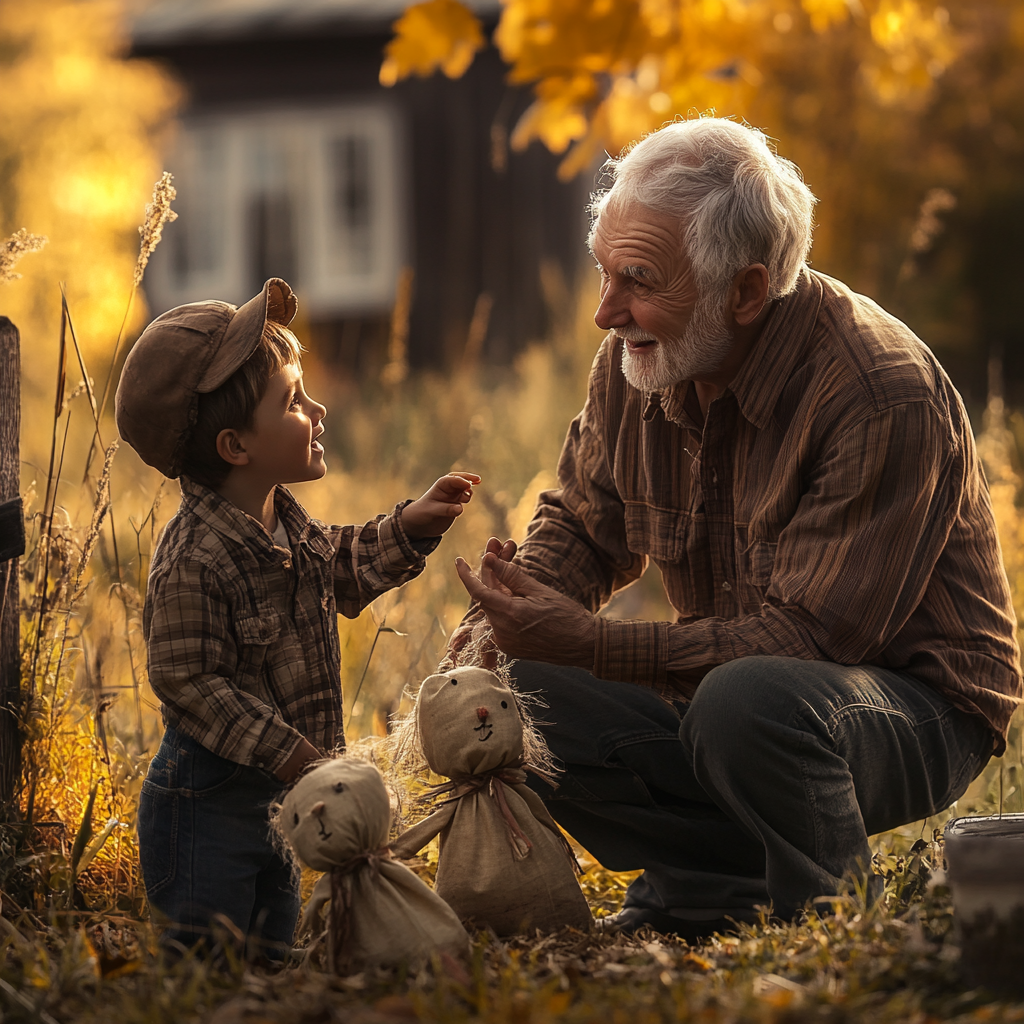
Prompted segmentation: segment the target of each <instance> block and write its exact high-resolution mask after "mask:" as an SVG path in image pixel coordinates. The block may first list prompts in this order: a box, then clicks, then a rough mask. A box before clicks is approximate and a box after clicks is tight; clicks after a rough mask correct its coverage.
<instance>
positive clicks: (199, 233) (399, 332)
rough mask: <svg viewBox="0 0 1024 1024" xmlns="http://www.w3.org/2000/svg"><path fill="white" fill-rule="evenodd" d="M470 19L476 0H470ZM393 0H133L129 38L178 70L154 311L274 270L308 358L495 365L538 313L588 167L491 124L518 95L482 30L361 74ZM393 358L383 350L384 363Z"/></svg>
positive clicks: (396, 7) (528, 332)
mask: <svg viewBox="0 0 1024 1024" xmlns="http://www.w3.org/2000/svg"><path fill="white" fill-rule="evenodd" d="M471 6H473V7H475V9H476V11H477V14H478V16H479V17H480V18H481V20H482V21H483V22H484V27H485V31H486V32H487V35H488V37H489V36H490V34H491V32H492V31H493V28H494V26H495V24H496V23H497V18H498V14H499V5H498V3H497V2H495V0H476V2H475V3H472V4H471ZM403 8H404V3H403V2H402V0H149V2H144V5H143V8H142V10H141V11H140V12H139V13H138V14H137V15H136V17H135V20H134V23H133V31H132V51H133V55H135V56H137V57H143V58H147V59H155V60H158V61H160V62H161V63H163V64H164V65H165V66H166V67H168V68H169V69H170V70H171V71H172V72H173V73H174V74H175V75H176V77H177V78H178V79H179V81H180V82H181V83H182V84H183V85H184V87H185V90H186V94H187V104H186V106H185V109H184V110H183V112H182V119H181V124H180V130H179V131H178V133H177V136H176V139H175V141H174V143H173V149H172V151H171V152H170V153H168V154H167V156H166V166H167V168H168V169H169V170H171V171H172V172H173V173H174V176H175V184H176V186H177V188H178V195H179V198H178V201H177V203H176V204H175V208H176V209H177V210H178V212H179V219H178V220H177V221H175V222H174V223H172V224H170V225H168V227H167V228H166V230H165V241H164V243H163V244H162V245H161V247H160V248H159V249H158V250H157V254H156V256H155V257H154V260H153V263H152V265H151V270H150V272H149V274H148V275H147V285H146V288H147V297H148V299H149V301H150V305H151V307H152V309H153V311H154V313H158V312H161V311H163V310H165V309H168V308H170V307H172V306H174V305H177V304H179V303H182V302H189V301H194V300H197V299H202V298H209V297H215V298H224V299H228V300H230V301H234V302H240V301H243V300H245V299H246V298H248V297H249V296H251V295H253V294H254V293H255V291H256V290H258V288H259V287H260V286H261V285H262V282H263V281H264V279H265V278H267V277H268V276H275V275H276V276H280V277H284V278H285V279H287V280H288V281H289V282H292V283H293V285H294V287H295V288H296V291H297V292H298V295H299V299H300V308H301V317H302V324H303V327H304V329H305V330H307V331H308V332H309V335H310V337H311V338H312V340H313V344H314V346H315V347H316V349H317V350H318V351H319V352H320V354H321V355H322V357H323V358H325V359H328V360H330V361H332V362H334V363H336V364H337V365H338V366H339V368H347V367H351V369H352V371H353V372H354V373H357V374H360V375H365V374H373V373H377V372H379V371H380V370H381V369H382V368H383V367H384V366H385V365H386V364H388V362H389V361H390V362H391V363H392V364H395V363H396V362H397V363H402V364H408V365H410V366H413V367H424V366H432V367H438V368H442V367H451V366H453V365H455V364H457V363H458V362H459V361H461V360H475V359H478V358H483V359H485V360H488V361H491V362H496V363H503V362H507V361H508V360H509V359H510V358H512V357H513V356H514V355H515V353H516V352H517V351H518V350H520V349H521V348H522V347H523V346H524V345H525V344H527V343H528V342H530V341H532V340H536V339H540V338H543V337H544V336H545V334H546V333H547V332H548V331H549V329H550V325H551V319H552V316H557V315H558V314H559V308H558V307H559V306H562V305H564V304H566V302H567V298H568V296H569V295H570V294H571V293H572V288H573V284H574V279H575V278H576V276H577V273H578V271H579V268H580V267H581V266H582V265H583V261H584V257H585V255H586V250H585V245H584V240H585V236H586V227H587V219H586V216H585V212H584V210H585V206H586V202H587V195H588V191H589V189H590V187H591V185H592V182H591V181H590V180H585V181H584V180H581V179H577V180H575V181H572V182H569V183H562V182H559V181H558V179H557V177H556V167H557V164H558V161H559V158H558V157H557V156H554V155H552V154H551V153H549V152H548V151H547V150H546V149H544V148H543V147H542V146H540V145H539V144H537V143H534V144H533V145H531V146H530V148H529V149H528V150H527V151H525V152H523V153H513V152H510V151H509V149H508V145H507V139H508V136H509V134H510V132H511V129H512V127H513V126H514V125H515V122H516V119H517V118H518V116H519V115H520V113H521V112H522V111H523V110H524V109H525V108H526V106H527V105H528V104H529V102H530V96H529V93H528V91H524V90H522V89H520V88H512V87H509V86H508V85H507V84H506V83H505V67H504V65H503V64H502V62H501V60H500V58H499V56H498V54H497V52H496V51H495V49H494V48H493V47H488V48H487V49H486V50H485V51H483V52H481V53H479V54H478V55H477V58H476V60H475V61H474V63H473V66H472V67H471V68H470V70H469V71H468V72H467V73H466V74H465V75H464V76H463V77H462V78H461V79H457V80H449V79H447V78H446V77H444V76H443V75H442V74H440V73H438V74H436V75H434V76H433V77H431V78H427V79H421V78H413V79H410V80H407V81H404V82H401V83H399V84H398V85H396V86H395V87H394V88H390V89H387V88H384V87H382V86H381V85H380V84H379V82H378V72H379V69H380V63H381V59H382V52H383V48H384V46H385V44H386V43H387V41H388V39H390V37H391V25H392V23H393V21H394V20H395V18H397V17H398V16H399V15H400V14H401V13H402V10H403ZM399 369H400V368H399Z"/></svg>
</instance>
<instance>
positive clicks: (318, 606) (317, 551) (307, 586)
mask: <svg viewBox="0 0 1024 1024" xmlns="http://www.w3.org/2000/svg"><path fill="white" fill-rule="evenodd" d="M181 490H182V500H181V507H180V508H179V509H178V513H177V515H175V516H174V518H173V519H172V520H171V521H170V522H169V523H168V524H167V527H166V528H165V530H164V532H163V534H162V536H161V538H160V543H159V545H158V547H157V550H156V552H155V553H154V556H153V562H152V566H151V568H150V572H149V585H148V589H147V593H146V606H145V611H144V614H143V631H144V633H145V638H146V651H147V655H148V664H149V681H150V683H151V685H152V687H153V691H154V692H155V693H156V695H157V696H158V697H159V698H160V700H161V701H162V702H163V709H162V710H163V713H164V718H165V720H166V721H170V722H172V723H174V725H175V727H176V728H177V729H180V730H181V731H182V732H184V733H186V734H187V735H189V736H191V737H192V738H193V739H194V740H196V741H197V742H199V743H201V744H202V745H203V746H204V747H206V748H207V749H208V750H211V751H213V753H215V754H219V755H220V756H221V757H225V758H227V759H228V760H229V761H237V762H239V763H241V764H249V765H255V766H257V767H259V768H264V769H265V770H267V771H275V770H277V769H278V768H280V767H281V766H282V765H283V764H284V763H285V762H286V761H287V760H288V758H289V757H290V755H291V754H292V752H293V751H294V749H295V748H296V747H297V746H298V744H299V740H300V738H301V737H303V736H304V737H306V739H308V740H309V742H310V743H312V744H313V746H315V747H317V749H319V750H320V751H322V752H324V753H327V752H329V751H331V750H333V749H335V748H336V747H339V746H344V742H345V738H344V732H343V730H342V717H341V715H342V705H341V679H340V668H341V650H340V646H339V643H338V619H337V615H338V613H339V612H340V613H341V614H342V615H344V616H346V617H347V618H355V617H356V616H357V615H358V614H359V613H360V611H362V609H363V608H365V607H366V606H367V605H368V604H369V603H370V602H371V601H372V600H373V599H374V598H376V597H379V596H380V595H381V594H383V593H385V592H386V591H388V590H391V589H392V588H394V587H399V586H401V585H402V584H403V583H405V582H407V581H408V580H411V579H414V578H415V577H416V576H418V575H419V574H420V572H422V571H423V567H424V565H425V564H426V560H425V557H424V555H425V554H426V553H428V552H429V551H431V550H433V548H434V547H436V546H437V539H435V538H431V539H428V540H421V541H410V539H409V537H408V536H407V535H406V533H405V530H404V529H403V527H402V517H401V515H400V511H401V509H402V508H403V507H404V505H405V504H407V502H403V503H402V504H401V505H399V506H398V507H397V508H396V509H395V510H394V512H392V513H391V514H389V515H380V516H377V518H376V519H372V520H371V521H370V522H368V523H365V524H364V525H362V526H325V525H324V524H323V523H321V522H318V521H317V520H315V519H311V518H310V517H309V515H307V513H306V511H305V509H303V507H302V506H301V505H300V504H299V503H298V502H297V501H296V500H295V498H294V497H292V495H291V493H290V492H289V491H288V490H287V489H286V488H285V487H280V486H279V487H278V488H277V492H276V494H275V498H274V505H275V509H276V511H277V516H278V520H279V522H280V523H283V524H284V527H285V530H286V531H287V534H288V539H289V541H290V549H285V548H283V547H278V546H277V545H276V544H275V543H274V541H273V540H272V539H271V537H270V534H268V533H267V531H266V530H265V529H264V528H263V525H262V524H261V523H259V522H257V521H256V520H255V519H253V518H252V517H251V516H249V515H247V514H246V513H245V512H243V511H242V510H241V509H239V508H237V507H236V506H235V505H233V504H232V503H231V502H230V501H227V500H226V499H225V498H222V497H220V495H218V494H216V493H215V492H214V491H212V490H210V489H209V488H207V487H203V486H202V485H201V484H197V483H194V482H192V481H190V480H189V479H188V478H187V477H182V478H181Z"/></svg>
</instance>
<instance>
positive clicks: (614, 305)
mask: <svg viewBox="0 0 1024 1024" xmlns="http://www.w3.org/2000/svg"><path fill="white" fill-rule="evenodd" d="M631 320H632V317H631V316H630V312H629V307H628V306H627V305H626V304H625V303H624V302H623V301H622V299H621V296H620V294H619V292H617V291H616V290H615V289H614V288H609V289H608V290H607V291H606V292H605V293H604V296H603V297H602V298H601V304H600V305H599V306H598V307H597V312H596V313H594V323H596V324H597V326H598V327H600V328H601V330H602V331H610V330H612V329H613V328H615V327H625V326H626V325H627V324H628V323H630V321H631Z"/></svg>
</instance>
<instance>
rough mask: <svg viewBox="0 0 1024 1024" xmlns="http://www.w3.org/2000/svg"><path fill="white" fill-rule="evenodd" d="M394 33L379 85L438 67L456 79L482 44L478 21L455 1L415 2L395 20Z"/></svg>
mask: <svg viewBox="0 0 1024 1024" xmlns="http://www.w3.org/2000/svg"><path fill="white" fill-rule="evenodd" d="M395 33H396V34H395V38H394V39H393V40H392V41H391V43H390V44H389V45H388V47H387V51H386V55H385V58H384V63H383V64H382V65H381V69H380V81H381V85H394V84H395V83H396V82H397V81H399V80H400V79H402V78H407V77H408V76H409V75H412V74H416V75H420V76H421V77H425V76H427V75H432V74H433V73H434V72H435V71H436V70H437V69H438V68H440V69H441V70H442V71H443V72H444V73H445V74H446V75H447V76H448V77H449V78H459V77H460V76H461V75H463V74H464V73H465V71H466V69H467V68H468V67H469V65H470V64H472V63H473V57H474V56H475V55H476V52H477V50H480V49H483V47H484V33H483V28H482V27H481V25H480V22H479V20H478V19H477V18H476V16H475V15H474V14H473V13H472V12H471V11H469V10H467V9H466V8H465V7H463V5H462V4H460V3H458V0H428V2H427V3H422V4H414V5H413V6H412V7H410V8H409V9H408V10H407V11H406V12H405V14H403V15H402V17H401V18H399V19H398V21H397V22H395Z"/></svg>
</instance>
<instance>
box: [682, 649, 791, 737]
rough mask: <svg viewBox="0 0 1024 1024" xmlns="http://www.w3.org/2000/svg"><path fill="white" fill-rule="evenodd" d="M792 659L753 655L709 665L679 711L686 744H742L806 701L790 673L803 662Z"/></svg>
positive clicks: (782, 718)
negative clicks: (691, 698)
mask: <svg viewBox="0 0 1024 1024" xmlns="http://www.w3.org/2000/svg"><path fill="white" fill-rule="evenodd" d="M793 661H794V659H792V658H773V657H768V656H763V655H756V656H752V657H748V658H737V659H736V660H735V661H729V662H726V663H725V664H724V665H719V666H717V667H716V668H713V669H712V670H711V671H710V672H709V673H708V674H707V675H706V676H705V677H704V678H703V680H701V683H700V685H699V686H698V687H697V691H696V693H695V694H694V697H693V700H692V701H691V702H690V706H689V708H688V709H687V711H686V714H685V715H684V716H683V720H682V724H681V725H680V729H679V738H680V740H682V743H683V746H684V748H685V749H686V750H687V751H688V752H689V753H690V754H691V755H692V754H693V752H694V751H695V750H696V748H697V747H698V746H701V747H704V748H705V749H708V750H715V751H718V752H720V753H725V752H726V751H728V750H731V749H736V748H737V747H739V748H744V747H746V746H747V745H748V744H749V743H750V742H751V740H752V739H754V738H756V737H757V736H759V735H760V734H761V733H762V732H763V731H764V729H765V727H766V726H767V725H768V724H769V723H773V722H788V721H790V720H791V719H792V718H793V716H794V714H796V713H798V712H799V710H800V709H801V708H802V707H804V706H805V705H806V702H805V701H804V699H803V698H802V696H801V693H800V691H801V689H802V687H801V686H800V685H799V683H798V682H797V680H796V679H795V678H794V677H795V675H797V674H799V669H800V667H801V666H800V665H799V664H798V665H796V666H794V664H793ZM795 670H796V671H795Z"/></svg>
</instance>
